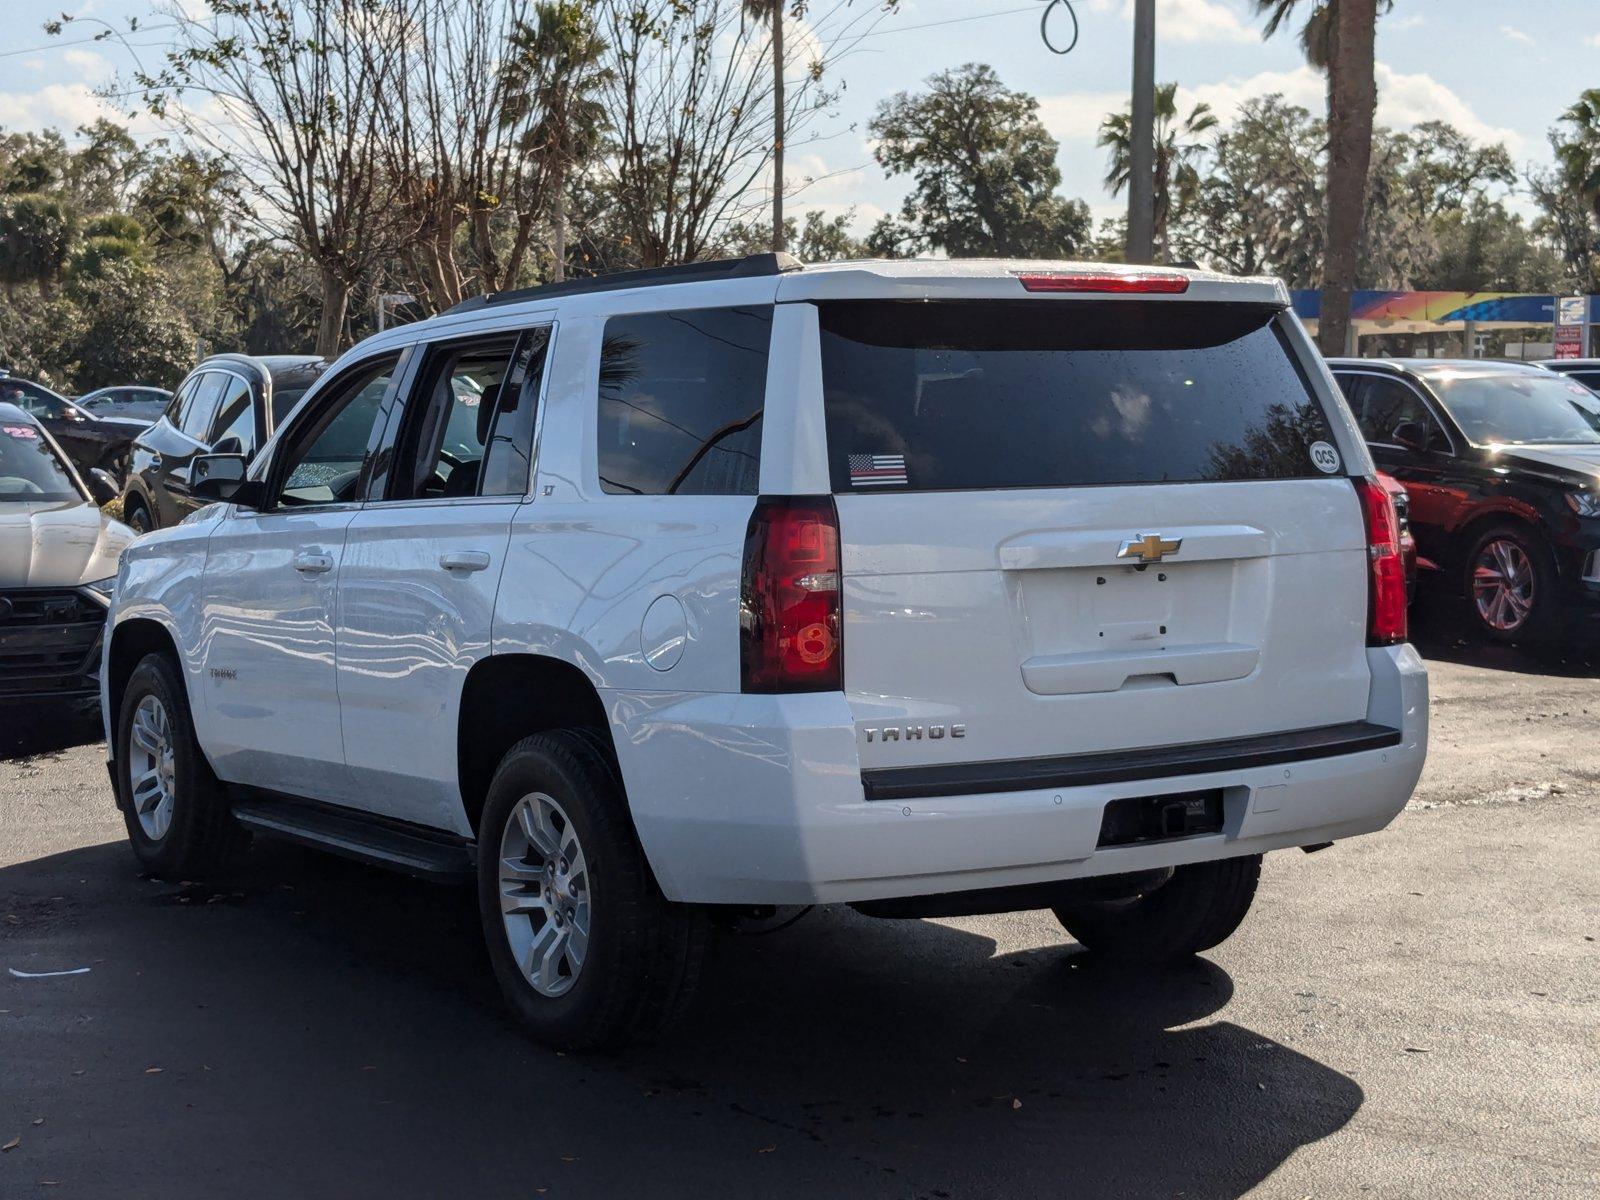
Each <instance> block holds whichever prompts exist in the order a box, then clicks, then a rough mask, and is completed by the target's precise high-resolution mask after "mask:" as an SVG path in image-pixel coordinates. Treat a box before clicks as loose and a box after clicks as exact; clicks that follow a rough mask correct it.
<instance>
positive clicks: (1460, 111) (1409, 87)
mask: <svg viewBox="0 0 1600 1200" xmlns="http://www.w3.org/2000/svg"><path fill="white" fill-rule="evenodd" d="M1378 120H1379V121H1380V122H1381V123H1383V124H1385V125H1393V126H1396V127H1398V128H1401V129H1404V128H1409V127H1410V126H1412V125H1416V124H1419V123H1421V122H1423V121H1444V122H1446V123H1448V124H1450V125H1454V126H1455V127H1456V128H1457V129H1459V130H1460V131H1461V132H1462V133H1464V134H1466V135H1467V136H1468V137H1470V138H1472V139H1474V140H1475V141H1479V142H1485V143H1494V142H1500V143H1502V144H1503V145H1504V146H1505V148H1506V149H1507V150H1509V151H1511V153H1512V154H1521V153H1522V151H1523V150H1524V148H1525V146H1526V142H1527V139H1526V138H1524V137H1523V136H1522V135H1521V134H1520V133H1518V132H1517V131H1516V130H1515V129H1508V128H1506V127H1504V126H1500V125H1490V124H1489V123H1488V122H1487V121H1485V120H1483V119H1482V118H1480V117H1479V116H1478V114H1477V113H1475V112H1473V111H1472V109H1471V107H1470V106H1469V105H1468V104H1467V102H1466V101H1465V100H1463V99H1462V98H1461V97H1460V96H1458V95H1456V94H1455V93H1454V92H1452V91H1451V90H1450V89H1449V88H1447V87H1446V86H1445V85H1444V84H1442V83H1440V82H1439V81H1438V80H1437V79H1435V78H1433V76H1431V75H1425V74H1420V73H1419V74H1416V75H1402V74H1401V73H1400V72H1399V71H1396V70H1394V69H1393V68H1392V67H1390V66H1388V65H1386V64H1385V63H1379V64H1378Z"/></svg>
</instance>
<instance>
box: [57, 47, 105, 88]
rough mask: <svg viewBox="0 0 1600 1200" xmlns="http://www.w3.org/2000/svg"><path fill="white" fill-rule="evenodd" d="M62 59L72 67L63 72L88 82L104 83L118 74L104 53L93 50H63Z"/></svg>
mask: <svg viewBox="0 0 1600 1200" xmlns="http://www.w3.org/2000/svg"><path fill="white" fill-rule="evenodd" d="M61 61H62V62H63V63H65V64H66V65H67V67H69V68H70V71H63V72H62V74H70V75H71V76H72V77H73V78H74V79H79V80H82V81H84V82H86V83H103V82H105V81H106V80H108V79H110V78H111V77H112V76H113V75H115V74H116V69H115V68H114V67H112V65H111V63H110V62H109V61H108V60H107V59H106V57H105V56H104V55H102V54H96V53H95V52H94V51H93V50H79V49H77V48H75V47H74V48H71V49H67V50H63V51H62V52H61Z"/></svg>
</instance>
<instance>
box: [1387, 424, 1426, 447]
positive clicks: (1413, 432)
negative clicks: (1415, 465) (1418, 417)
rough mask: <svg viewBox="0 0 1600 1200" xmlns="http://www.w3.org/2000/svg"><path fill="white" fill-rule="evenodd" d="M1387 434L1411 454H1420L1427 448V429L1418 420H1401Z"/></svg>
mask: <svg viewBox="0 0 1600 1200" xmlns="http://www.w3.org/2000/svg"><path fill="white" fill-rule="evenodd" d="M1389 436H1390V437H1392V438H1394V440H1395V443H1396V444H1397V445H1399V446H1403V447H1404V448H1405V449H1407V450H1409V451H1411V453H1413V454H1422V453H1423V452H1424V451H1426V450H1427V448H1428V431H1427V430H1426V429H1424V428H1423V427H1422V423H1421V422H1420V421H1401V422H1400V424H1398V425H1396V426H1395V427H1394V432H1393V433H1391V434H1390V435H1389Z"/></svg>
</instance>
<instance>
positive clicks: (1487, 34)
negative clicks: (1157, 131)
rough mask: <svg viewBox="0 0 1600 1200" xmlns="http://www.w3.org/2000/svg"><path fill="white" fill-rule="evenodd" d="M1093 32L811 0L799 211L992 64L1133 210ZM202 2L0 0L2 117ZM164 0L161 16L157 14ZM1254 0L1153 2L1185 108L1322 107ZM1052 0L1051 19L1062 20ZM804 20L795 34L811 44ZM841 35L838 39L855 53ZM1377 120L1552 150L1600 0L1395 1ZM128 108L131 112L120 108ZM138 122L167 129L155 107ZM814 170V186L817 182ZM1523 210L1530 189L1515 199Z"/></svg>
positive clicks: (150, 57)
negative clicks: (818, 52) (920, 95)
mask: <svg viewBox="0 0 1600 1200" xmlns="http://www.w3.org/2000/svg"><path fill="white" fill-rule="evenodd" d="M1070 2H1071V4H1072V6H1073V8H1074V9H1075V11H1076V12H1077V15H1078V20H1079V25H1080V36H1079V41H1078V44H1077V47H1076V49H1074V50H1073V51H1072V52H1071V53H1070V54H1067V55H1061V56H1058V55H1055V54H1052V53H1050V52H1049V51H1048V50H1047V49H1046V48H1045V46H1044V44H1043V43H1042V41H1041V39H1040V33H1039V24H1040V18H1041V15H1042V14H1043V12H1044V10H1045V9H1046V8H1047V7H1048V6H1049V5H1050V3H1051V0H901V3H900V4H899V6H898V9H897V11H896V12H894V13H892V14H889V15H887V16H884V17H882V18H881V19H878V20H876V22H875V23H874V21H873V20H872V18H871V13H872V11H873V2H872V0H812V2H811V5H810V12H809V14H808V17H807V22H808V24H809V25H810V26H812V27H813V28H814V31H815V32H814V35H813V36H815V37H816V38H817V40H818V42H819V43H820V44H822V45H824V46H827V45H828V44H829V42H830V40H831V39H830V38H829V36H828V35H829V34H830V33H836V32H837V31H839V30H841V29H843V28H845V27H846V26H849V25H853V28H854V30H855V31H856V32H857V33H859V32H860V31H861V30H863V29H870V31H871V32H870V35H869V36H866V37H862V38H860V39H859V40H854V41H852V42H850V43H849V46H848V53H840V54H839V56H838V57H837V58H836V59H835V60H834V61H832V62H830V63H829V65H828V67H827V70H826V73H825V78H826V80H827V83H828V86H830V87H834V88H839V89H841V92H840V98H839V101H838V103H837V105H836V107H835V109H834V110H833V111H832V112H831V113H830V114H829V115H827V116H825V117H823V118H821V119H818V120H816V121H814V122H813V123H812V124H811V125H810V126H809V127H808V128H807V129H805V130H804V131H803V132H802V133H801V134H800V135H799V136H798V137H797V138H795V139H794V140H792V141H791V145H790V151H789V153H790V168H789V170H788V171H787V172H786V173H787V175H788V178H789V183H790V187H791V188H792V189H795V188H797V189H798V195H796V196H795V198H794V199H792V200H791V201H790V204H791V207H792V209H804V208H822V209H824V210H825V211H827V212H829V213H836V212H842V211H849V210H853V211H854V224H855V227H856V228H857V229H859V230H864V229H865V228H866V227H867V226H869V225H870V224H871V223H872V221H873V220H874V219H876V218H877V217H878V216H879V215H881V214H882V213H883V212H885V211H890V210H893V209H895V208H897V207H898V205H899V203H900V200H901V198H902V197H903V196H904V194H905V192H906V190H907V189H906V185H905V181H904V180H903V179H888V178H885V177H884V175H883V173H882V171H881V170H880V169H879V168H878V166H877V165H876V164H875V163H874V162H873V160H872V149H871V144H870V140H869V138H868V136H867V131H866V127H867V123H868V122H869V121H870V119H871V117H872V114H873V111H874V110H875V109H876V107H877V105H878V104H879V103H880V102H881V101H882V100H884V99H885V98H886V97H888V96H891V95H893V94H895V93H896V92H900V91H907V90H909V91H915V90H916V89H917V88H918V87H919V85H920V84H921V83H922V81H923V80H925V79H926V78H927V77H928V76H929V75H931V74H933V73H934V72H936V71H939V70H942V69H944V68H947V67H955V66H960V65H961V64H963V63H967V62H986V63H988V64H990V65H991V66H993V67H994V68H995V70H996V71H997V72H998V73H999V75H1000V78H1001V80H1002V81H1003V82H1004V83H1005V84H1006V85H1007V86H1008V87H1011V88H1013V89H1017V90H1021V91H1025V92H1028V93H1030V94H1032V95H1034V96H1036V97H1037V98H1038V100H1039V105H1040V116H1041V118H1042V119H1043V121H1044V123H1045V126H1046V127H1047V128H1048V129H1049V130H1050V132H1051V134H1052V135H1053V136H1054V137H1055V138H1056V139H1057V140H1058V141H1059V142H1060V144H1061V152H1060V165H1061V169H1062V175H1063V190H1064V191H1065V192H1067V193H1068V194H1069V195H1072V196H1078V197H1082V198H1083V199H1085V200H1087V201H1088V202H1089V204H1090V206H1091V208H1092V209H1093V210H1094V213H1095V215H1096V217H1097V218H1100V217H1106V216H1110V215H1113V214H1115V213H1117V212H1120V211H1122V209H1123V207H1124V202H1123V201H1119V200H1117V199H1114V198H1113V197H1112V196H1110V195H1109V194H1108V193H1107V191H1106V190H1105V188H1104V186H1103V184H1102V178H1103V176H1104V174H1105V166H1106V164H1105V152H1104V151H1103V150H1101V149H1099V148H1098V147H1096V146H1095V134H1096V130H1097V127H1098V125H1099V123H1100V121H1101V119H1102V118H1103V117H1104V116H1105V114H1106V113H1107V112H1109V111H1112V110H1113V109H1117V108H1123V107H1126V105H1127V93H1128V87H1129V74H1130V67H1131V59H1132V17H1131V11H1132V0H1070ZM170 4H180V5H184V6H187V7H189V8H191V9H196V10H198V9H199V8H200V6H201V3H200V0H155V3H151V0H0V128H3V129H9V130H23V129H42V128H47V127H57V128H63V129H71V128H73V127H75V126H77V125H80V124H83V123H84V122H86V121H88V120H92V119H93V118H94V117H95V116H96V115H99V114H102V113H104V114H106V115H112V116H117V115H119V114H118V113H117V112H116V109H115V107H114V106H108V105H107V104H106V102H105V101H103V100H101V99H100V98H99V97H98V96H97V94H96V92H97V90H98V89H101V88H103V87H107V86H114V85H115V81H116V80H117V78H118V76H119V73H120V74H123V75H124V76H125V74H126V72H127V71H128V70H129V69H131V68H132V66H133V56H134V55H140V56H144V58H145V62H146V65H147V66H148V65H151V64H154V63H158V62H159V59H160V55H161V51H162V41H163V34H162V33H161V31H160V25H161V18H160V16H159V15H155V13H159V10H160V9H161V8H162V7H163V6H164V5H170ZM63 9H64V10H65V11H67V12H71V13H75V14H79V15H80V16H81V17H83V18H84V20H83V23H80V24H78V25H75V26H69V27H68V31H67V32H66V33H65V34H63V35H62V36H61V37H59V38H50V37H48V36H47V35H45V34H44V32H43V30H42V26H43V24H44V22H45V21H46V20H48V19H50V18H52V17H54V16H57V15H58V14H59V13H61V12H62V11H63ZM152 10H155V13H153V12H152ZM1253 10H1254V4H1253V0H1157V18H1156V32H1157V49H1156V75H1157V78H1158V79H1160V80H1162V81H1164V82H1165V81H1172V80H1176V81H1177V82H1178V84H1179V86H1180V92H1179V103H1180V105H1181V106H1182V109H1183V110H1185V111H1186V110H1187V107H1188V105H1189V104H1191V103H1193V102H1194V101H1195V100H1205V101H1207V102H1209V103H1210V104H1211V106H1212V107H1213V109H1215V110H1216V111H1217V113H1218V115H1219V116H1221V117H1222V118H1223V120H1224V122H1226V121H1227V120H1228V119H1229V117H1230V115H1231V114H1232V112H1233V111H1234V109H1235V108H1236V107H1237V105H1238V103H1239V102H1240V101H1241V100H1243V99H1247V98H1249V97H1251V96H1258V95H1263V94H1266V93H1269V92H1281V93H1283V94H1284V95H1285V96H1287V97H1288V98H1289V99H1290V100H1291V101H1293V102H1295V103H1297V104H1300V105H1303V106H1304V107H1306V108H1309V109H1311V110H1312V111H1313V112H1315V113H1318V114H1320V113H1321V112H1322V111H1323V105H1324V103H1325V101H1324V95H1325V93H1324V84H1323V80H1322V78H1321V77H1320V76H1319V75H1317V74H1315V73H1314V72H1313V71H1311V70H1310V68H1308V67H1307V66H1306V65H1305V63H1304V60H1303V59H1302V57H1301V55H1300V52H1299V46H1298V42H1297V40H1296V38H1295V37H1294V36H1293V33H1292V31H1286V32H1282V33H1280V34H1279V35H1278V36H1277V37H1275V38H1273V39H1272V40H1271V41H1266V42H1263V40H1262V38H1261V33H1260V30H1261V22H1260V21H1259V19H1257V18H1255V17H1254V16H1253V15H1252V14H1253ZM130 16H136V17H138V18H139V19H140V23H141V25H143V26H146V29H145V30H144V31H141V32H140V33H138V34H136V35H134V37H133V38H132V39H131V41H132V42H133V43H134V46H133V47H132V49H128V48H124V47H123V46H120V45H118V44H116V43H113V42H109V41H106V42H84V41H83V40H82V39H84V38H86V37H88V36H90V35H91V34H92V33H93V31H94V29H95V28H98V26H94V25H93V24H92V22H94V21H104V22H108V23H110V24H112V25H115V26H117V27H118V28H123V27H125V25H126V21H127V18H128V17H130ZM1062 20H1063V18H1062V10H1061V9H1060V8H1059V7H1057V8H1056V10H1055V16H1054V18H1053V19H1052V28H1053V29H1058V30H1059V31H1064V29H1065V26H1064V25H1062ZM807 33H808V30H806V29H797V30H795V31H794V32H792V33H791V34H790V39H791V42H793V43H796V44H803V43H804V40H805V36H806V34H807ZM844 45H845V43H844V42H842V41H841V42H839V43H837V44H836V45H835V49H836V50H842V48H843V47H844ZM1377 58H1378V68H1377V70H1378V119H1379V121H1380V122H1382V123H1385V124H1388V125H1392V126H1396V127H1401V128H1404V127H1407V126H1410V125H1412V124H1415V123H1417V122H1419V121H1425V120H1430V119H1442V120H1445V121H1449V122H1450V123H1452V124H1454V125H1456V126H1457V127H1459V128H1460V129H1462V130H1464V131H1466V132H1467V133H1469V134H1471V135H1472V136H1474V137H1476V138H1479V139H1481V140H1484V141H1494V142H1501V143H1503V144H1504V145H1505V146H1506V148H1507V149H1508V150H1509V151H1510V152H1511V154H1512V157H1513V158H1514V159H1516V160H1517V162H1518V163H1519V164H1523V165H1527V164H1539V163H1546V162H1548V161H1549V157H1550V156H1549V149H1548V145H1547V143H1546V140H1545V134H1546V131H1547V130H1548V129H1549V128H1550V126H1551V125H1552V124H1554V122H1555V121H1556V119H1557V118H1558V117H1559V116H1560V114H1561V112H1562V110H1563V109H1564V108H1566V107H1567V106H1568V105H1569V104H1571V103H1572V102H1573V101H1574V100H1575V99H1576V98H1577V95H1578V93H1579V92H1580V91H1582V90H1583V89H1584V88H1586V87H1600V0H1396V3H1395V6H1394V10H1393V11H1392V12H1391V13H1389V14H1388V15H1386V16H1384V17H1383V18H1381V19H1380V21H1379V33H1378V50H1377ZM121 115H122V116H124V117H125V116H126V114H121ZM138 128H139V131H140V133H141V136H154V135H155V134H156V133H157V132H158V130H156V129H155V127H154V126H153V125H152V124H151V123H150V122H149V120H148V119H141V121H140V122H139V123H138ZM808 181H811V182H808ZM1512 203H1513V205H1514V206H1515V207H1517V208H1519V209H1521V210H1523V211H1528V207H1527V204H1526V201H1525V200H1524V199H1522V198H1519V197H1512Z"/></svg>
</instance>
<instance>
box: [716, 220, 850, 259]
mask: <svg viewBox="0 0 1600 1200" xmlns="http://www.w3.org/2000/svg"><path fill="white" fill-rule="evenodd" d="M854 218H855V209H851V210H850V211H849V212H842V213H837V214H835V215H834V216H831V217H830V216H828V215H827V214H826V213H824V212H823V211H822V210H821V209H820V208H813V209H810V210H808V211H807V212H806V214H805V218H804V222H803V223H801V222H797V221H796V220H795V218H794V217H792V216H791V217H785V218H784V229H783V244H784V245H785V246H787V247H788V248H789V252H790V253H792V254H793V255H795V257H797V258H799V259H800V261H801V262H808V263H816V262H840V261H843V260H845V259H850V258H865V257H867V255H868V251H867V247H866V244H865V243H864V242H862V241H861V240H860V239H859V238H857V237H855V236H854V235H853V234H852V233H851V232H850V222H851V221H852V220H854ZM771 248H772V230H771V229H770V228H768V226H767V223H766V222H765V221H747V222H743V223H741V224H738V225H734V226H732V227H731V228H730V229H729V230H728V239H727V243H726V245H724V246H723V247H721V248H720V250H719V253H720V254H724V255H727V256H729V257H733V258H737V257H739V256H741V255H745V254H760V253H762V252H763V251H765V250H770V249H771Z"/></svg>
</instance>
